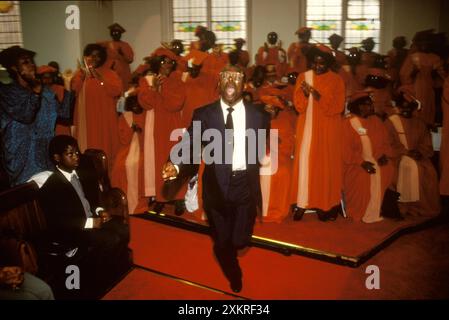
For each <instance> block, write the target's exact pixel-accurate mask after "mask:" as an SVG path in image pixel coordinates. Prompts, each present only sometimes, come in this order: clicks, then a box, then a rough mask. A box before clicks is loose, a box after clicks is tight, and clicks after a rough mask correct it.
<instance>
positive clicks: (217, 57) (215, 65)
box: [202, 51, 229, 75]
mask: <svg viewBox="0 0 449 320" xmlns="http://www.w3.org/2000/svg"><path fill="white" fill-rule="evenodd" d="M228 64H229V57H228V54H227V53H224V52H221V51H220V52H212V53H209V55H208V56H207V58H206V59H205V60H204V62H203V67H202V71H204V72H209V73H212V74H214V75H215V74H216V75H218V74H219V73H220V72H221V71H222V70H223V68H224V67H225V66H226V65H228Z"/></svg>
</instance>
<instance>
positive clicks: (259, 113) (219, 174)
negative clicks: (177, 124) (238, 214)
mask: <svg viewBox="0 0 449 320" xmlns="http://www.w3.org/2000/svg"><path fill="white" fill-rule="evenodd" d="M245 110H246V129H247V130H248V129H252V130H254V132H255V135H254V136H255V140H254V139H252V138H250V139H249V138H248V135H247V137H246V169H247V171H248V179H249V186H250V188H251V190H250V191H251V195H252V199H253V200H254V202H255V204H256V205H257V206H258V207H259V208H260V207H261V205H262V204H261V203H262V196H261V191H260V181H259V168H260V163H259V157H258V156H257V155H258V154H260V155H264V154H265V146H266V139H263V137H259V136H258V134H257V132H258V130H264V131H265V133H266V137H267V138H268V137H269V117H268V114H267V113H265V112H264V111H263V108H262V107H260V106H255V105H252V104H245ZM194 121H199V123H200V124H201V136H203V133H204V131H205V130H207V129H215V130H217V131H218V132H219V133H220V135H221V137H222V138H221V141H218V142H215V143H216V144H217V145H219V146H220V147H221V151H222V158H221V163H212V164H207V163H206V167H205V170H204V174H203V177H202V179H203V205H204V207H205V209H206V210H207V208H208V207H217V206H221V205H222V203H223V202H224V201H225V199H226V196H227V193H228V188H229V184H230V179H231V174H232V161H228V163H226V162H225V150H226V141H225V140H226V139H225V138H224V137H225V119H224V118H223V111H222V109H221V104H220V100H218V101H216V102H214V103H212V104H209V105H207V106H204V107H202V108H199V109H196V110H195V111H194V113H193V118H192V124H191V125H190V127H189V129H188V131H187V132H188V133H189V137H193V122H194ZM261 139H263V140H261ZM211 143H214V139H211V141H202V143H201V145H202V146H203V147H207V146H208V145H210V144H211ZM181 146H183V147H184V150H185V149H186V148H189V149H190V154H187V155H185V154H182V155H181V159H182V161H181V162H179V161H178V163H176V161H173V159H172V162H173V163H174V164H177V165H178V166H179V170H180V172H179V176H180V178H181V177H185V176H192V175H194V174H195V173H196V172H197V171H198V167H199V165H198V164H193V159H194V157H195V156H196V157H197V159H198V156H199V155H198V154H196V155H195V154H194V152H193V151H194V150H193V139H187V135H184V137H183V140H182V141H181V142H180V145H178V147H181ZM209 147H210V146H209ZM215 151H216V150H215ZM251 153H252V154H251ZM212 154H213V153H212ZM231 154H232V153H231Z"/></svg>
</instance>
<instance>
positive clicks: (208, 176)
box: [162, 66, 269, 293]
mask: <svg viewBox="0 0 449 320" xmlns="http://www.w3.org/2000/svg"><path fill="white" fill-rule="evenodd" d="M243 84H244V74H243V71H242V69H241V68H240V67H238V66H227V67H225V68H224V69H223V71H222V72H221V73H220V82H219V89H220V95H221V99H220V100H218V101H216V102H214V103H212V104H210V105H207V106H205V107H202V108H199V109H196V110H195V112H194V114H193V119H192V124H191V125H190V127H189V129H188V131H187V133H188V134H187V133H186V134H185V135H184V137H183V140H182V141H181V142H180V143H179V144H178V145H177V146H175V147H174V148H173V149H172V153H171V157H170V161H169V162H167V163H166V164H165V166H164V168H163V172H162V175H163V178H164V180H166V181H169V180H173V179H176V178H178V179H182V178H185V177H189V176H192V175H194V174H195V173H196V172H197V170H198V164H199V158H200V154H199V153H201V148H198V147H197V146H198V143H201V145H202V146H203V147H204V150H206V149H207V150H209V151H211V152H210V153H209V155H210V157H207V154H206V152H204V153H203V161H204V162H205V163H206V166H205V170H204V174H203V177H202V179H203V190H204V191H203V206H204V210H205V211H206V214H207V217H208V221H209V225H210V230H211V235H212V239H213V241H214V253H215V255H216V257H217V260H218V262H219V264H220V267H221V268H222V270H223V272H224V274H225V276H226V278H227V279H228V280H229V282H230V285H231V289H232V290H233V291H234V292H236V293H237V292H240V291H241V289H242V271H241V269H240V266H239V262H238V259H237V251H238V250H239V249H242V248H244V247H246V246H247V245H248V244H249V243H250V240H251V235H252V232H253V227H254V222H255V218H256V216H257V213H258V210H260V208H261V205H262V203H261V202H262V201H261V199H262V197H261V190H260V183H259V167H260V165H259V161H258V159H261V155H264V154H265V148H264V147H265V143H266V134H267V129H268V127H269V120H268V116H267V114H265V113H264V112H263V111H262V109H258V108H257V107H255V106H254V105H250V104H244V103H243V99H242V92H243ZM198 125H200V127H201V137H203V135H206V136H207V135H210V136H213V138H212V139H210V141H201V142H200V141H197V140H198V138H199V136H198V133H199V132H195V128H198ZM248 131H250V133H249V134H248ZM261 132H262V133H263V134H265V136H263V137H259V135H258V133H261ZM218 133H219V134H218ZM251 133H253V134H251ZM195 139H196V141H195ZM201 140H202V139H201ZM205 140H207V139H205ZM212 149H213V150H212ZM174 150H180V152H178V154H177V155H176V154H175V153H176V151H175V152H174ZM189 151H190V152H189ZM175 158H177V159H175Z"/></svg>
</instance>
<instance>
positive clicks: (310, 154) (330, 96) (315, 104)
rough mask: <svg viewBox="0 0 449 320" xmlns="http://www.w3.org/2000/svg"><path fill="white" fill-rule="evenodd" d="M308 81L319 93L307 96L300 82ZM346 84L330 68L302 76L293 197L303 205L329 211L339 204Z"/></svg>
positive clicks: (297, 97)
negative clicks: (317, 95) (318, 73)
mask: <svg viewBox="0 0 449 320" xmlns="http://www.w3.org/2000/svg"><path fill="white" fill-rule="evenodd" d="M305 80H306V81H307V83H309V84H310V85H311V86H312V87H314V88H315V89H316V90H317V91H318V92H319V93H320V94H321V99H320V100H319V101H316V100H315V99H314V98H313V97H312V95H310V96H309V98H306V97H305V96H304V93H303V92H302V89H301V83H302V82H303V81H305ZM344 103H345V86H344V82H343V80H342V79H341V78H340V76H338V75H337V74H335V73H333V72H331V71H329V72H326V73H325V74H322V75H318V76H317V75H315V74H314V72H313V71H312V70H309V71H307V72H305V73H302V74H300V75H299V77H298V80H297V82H296V87H295V93H294V104H295V108H296V111H298V113H299V117H298V121H297V126H296V145H295V159H294V165H293V171H292V175H291V177H292V178H291V179H292V183H291V185H292V187H291V191H292V193H291V195H292V197H291V200H292V203H296V204H297V206H298V207H300V208H306V209H307V208H310V209H312V208H315V209H321V210H324V211H328V210H330V209H331V208H333V207H334V206H336V205H338V204H340V199H341V187H342V181H341V180H342V163H341V160H339V159H341V151H342V150H341V149H342V141H341V135H342V131H341V130H342V127H341V126H342V116H341V114H342V112H343V110H344Z"/></svg>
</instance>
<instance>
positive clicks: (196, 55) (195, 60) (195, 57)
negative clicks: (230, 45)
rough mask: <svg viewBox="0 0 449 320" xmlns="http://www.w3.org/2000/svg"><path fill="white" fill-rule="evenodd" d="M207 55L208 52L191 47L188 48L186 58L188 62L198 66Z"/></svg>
mask: <svg viewBox="0 0 449 320" xmlns="http://www.w3.org/2000/svg"><path fill="white" fill-rule="evenodd" d="M208 56H209V54H208V53H206V52H203V51H200V50H196V49H192V50H190V52H189V54H188V55H187V56H186V60H187V61H188V62H189V63H192V64H194V65H197V66H200V65H202V64H203V62H204V60H206V58H207V57H208Z"/></svg>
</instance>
